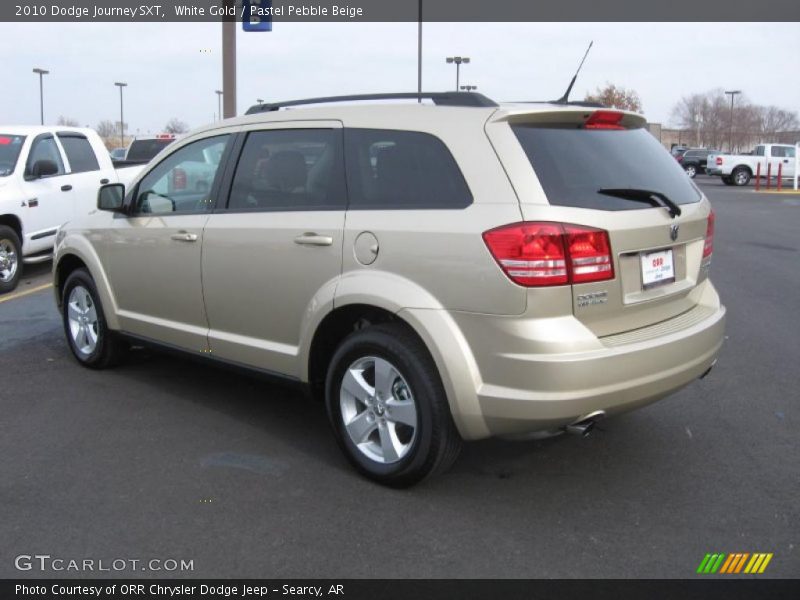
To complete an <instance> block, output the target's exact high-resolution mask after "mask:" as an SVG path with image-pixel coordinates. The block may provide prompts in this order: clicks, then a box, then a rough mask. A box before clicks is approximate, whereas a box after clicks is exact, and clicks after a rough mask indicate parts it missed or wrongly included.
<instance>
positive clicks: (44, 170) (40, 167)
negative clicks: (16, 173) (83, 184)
mask: <svg viewBox="0 0 800 600" xmlns="http://www.w3.org/2000/svg"><path fill="white" fill-rule="evenodd" d="M56 174H58V165H57V164H56V163H55V162H53V161H52V160H47V159H46V158H42V159H40V160H37V161H36V162H35V163H33V166H32V167H31V174H30V176H31V179H41V178H42V177H48V176H50V175H56Z"/></svg>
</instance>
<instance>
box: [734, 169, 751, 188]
mask: <svg viewBox="0 0 800 600" xmlns="http://www.w3.org/2000/svg"><path fill="white" fill-rule="evenodd" d="M751 177H752V174H751V173H750V169H748V168H747V167H736V168H735V169H734V170H733V172H732V173H731V181H732V182H733V185H737V186H740V187H741V186H745V185H747V184H748V183H750V178H751Z"/></svg>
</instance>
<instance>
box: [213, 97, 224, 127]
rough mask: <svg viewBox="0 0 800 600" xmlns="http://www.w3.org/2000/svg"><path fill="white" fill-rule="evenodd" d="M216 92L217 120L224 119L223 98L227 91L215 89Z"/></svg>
mask: <svg viewBox="0 0 800 600" xmlns="http://www.w3.org/2000/svg"><path fill="white" fill-rule="evenodd" d="M214 93H215V94H216V95H217V121H222V98H223V96H224V95H225V92H223V91H222V90H214Z"/></svg>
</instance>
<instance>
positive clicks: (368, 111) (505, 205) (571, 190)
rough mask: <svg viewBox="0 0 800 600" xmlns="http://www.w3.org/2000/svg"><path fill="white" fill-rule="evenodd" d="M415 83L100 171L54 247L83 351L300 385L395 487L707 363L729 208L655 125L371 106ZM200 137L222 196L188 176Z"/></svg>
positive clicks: (658, 389)
mask: <svg viewBox="0 0 800 600" xmlns="http://www.w3.org/2000/svg"><path fill="white" fill-rule="evenodd" d="M409 96H410V97H412V98H414V99H416V98H417V95H416V94H410V95H401V96H395V95H377V96H367V97H366V98H364V97H345V98H337V99H336V100H337V101H339V103H340V104H338V105H331V106H328V105H325V103H326V102H328V101H330V100H331V99H318V100H316V101H313V100H303V101H293V102H287V103H283V104H280V105H268V104H264V105H258V106H255V107H253V108H251V109H250V111H249V113H250V114H248V115H247V116H244V117H240V118H235V119H231V120H226V121H223V122H219V123H216V124H214V125H213V126H210V127H207V128H204V129H200V130H197V131H195V132H193V133H191V134H189V135H188V136H187V137H185V138H184V139H182V140H180V141H178V142H176V143H175V144H174V145H172V146H171V147H170V148H169V149H168V150H167V151H165V152H164V153H163V154H161V155H160V156H159V157H158V158H157V159H156V160H155V161H154V162H153V163H152V164H150V165H149V166H148V167H147V168H146V170H145V171H144V172H143V173H142V174H141V175H140V176H139V177H138V178H137V179H136V180H135V181H134V182H133V183H131V185H130V186H127V188H126V187H125V186H123V185H119V184H118V185H108V186H104V187H103V188H102V189H101V190H100V192H99V194H98V208H99V209H100V210H98V211H97V212H96V213H94V214H92V215H88V216H86V217H84V218H82V219H80V220H79V221H76V222H74V223H70V224H69V225H67V226H66V227H65V228H63V229H62V230H61V231H60V232H59V237H58V245H57V258H56V267H55V269H54V285H55V289H56V295H57V301H58V305H59V307H60V310H61V314H62V318H63V321H64V329H65V334H66V338H67V341H68V344H69V347H70V349H71V351H72V353H73V355H74V356H75V358H76V360H77V361H78V362H79V363H80V364H81V365H84V366H86V367H90V368H105V367H109V366H111V365H113V364H114V363H116V362H118V361H119V360H120V359H121V357H122V356H123V353H124V352H125V349H126V347H127V345H128V344H130V343H131V342H134V343H136V344H143V343H144V344H154V345H164V346H165V347H169V348H172V349H180V350H182V351H184V352H186V353H188V354H190V355H193V356H195V357H197V358H198V359H199V360H207V361H212V362H214V361H216V362H219V363H227V364H235V365H239V366H244V367H248V368H251V369H254V370H257V371H260V372H267V373H270V374H273V375H279V376H282V377H285V378H288V379H289V380H292V381H295V382H297V383H299V384H301V385H302V386H304V387H305V388H307V389H308V390H310V391H311V392H312V394H314V395H315V396H317V397H319V398H320V399H322V400H323V401H324V403H325V406H326V409H327V412H328V415H329V418H330V422H331V425H332V429H333V431H334V435H335V437H336V439H337V441H338V443H339V445H340V447H341V448H342V450H343V452H344V454H345V455H346V456H347V458H348V459H349V460H350V462H351V463H352V464H353V465H354V466H355V467H356V469H358V470H359V471H360V472H361V473H363V474H365V475H366V476H368V477H370V478H372V479H375V480H377V481H379V482H381V483H384V484H388V485H392V486H406V485H410V484H413V483H415V482H417V481H419V480H420V479H422V478H424V477H426V476H428V475H431V474H433V473H437V472H441V471H442V470H444V469H445V468H447V466H449V465H450V464H451V463H452V461H453V460H455V458H456V456H457V454H458V450H459V448H460V445H461V442H462V440H476V439H481V438H486V437H489V436H518V435H527V434H531V433H532V432H534V435H538V436H547V435H556V434H558V433H561V432H564V431H568V432H570V433H579V434H586V433H588V432H589V431H590V430H591V428H592V426H593V425H594V423H595V422H596V421H597V420H598V419H600V418H602V417H605V416H607V415H613V414H617V413H621V412H625V411H628V410H632V409H634V408H638V407H640V406H644V405H646V404H648V403H650V402H653V401H655V400H658V399H659V398H662V397H664V396H666V395H668V394H670V393H672V392H674V391H676V390H678V389H680V388H682V387H683V386H685V385H687V384H689V383H690V382H692V381H693V380H695V379H697V378H698V377H702V376H704V375H705V374H706V373H707V372H708V371H709V370H710V369H711V367H712V366H713V364H714V363H715V361H716V356H717V353H718V351H719V349H720V346H721V344H722V340H723V329H724V322H725V308H724V307H723V306H722V305H721V303H720V300H719V297H718V295H717V292H716V291H715V289H714V286H713V285H712V284H711V281H710V280H709V266H710V261H711V256H712V251H713V239H714V213H713V212H712V210H711V206H710V204H709V202H708V200H707V198H706V197H705V196H704V195H703V194H702V192H701V191H699V190H698V189H697V188H696V187H695V186H694V185H693V184H692V183H691V182H690V181H689V180H688V179H687V178H686V176H685V175H684V173H683V172H682V170H681V169H680V167H679V166H678V165H677V163H676V162H675V160H674V159H673V158H672V157H671V156H670V154H669V153H668V152H667V151H666V150H664V149H663V148H662V147H661V146H660V145H659V143H658V142H657V141H656V140H655V138H654V137H653V136H652V135H650V134H649V133H648V131H647V129H646V128H645V120H644V119H643V118H642V116H640V115H638V114H636V113H632V112H623V111H618V110H609V109H597V108H595V107H585V106H573V105H567V104H557V103H555V104H553V103H542V104H525V105H521V104H519V105H504V106H499V105H497V104H496V103H494V102H493V101H491V100H489V99H488V98H486V97H485V96H482V95H480V94H475V93H440V94H426V95H425V96H426V98H430V99H432V100H433V102H434V104H435V105H426V104H417V103H413V104H398V103H394V104H389V103H382V104H372V105H365V104H363V103H361V104H358V103H355V102H356V101H357V100H365V99H387V100H391V99H393V98H407V97H409ZM346 100H349V101H351V105H342V104H341V102H343V101H346ZM352 103H355V104H352ZM302 104H317V105H318V106H311V107H306V108H302V109H298V110H289V111H285V110H278V109H279V108H281V107H289V106H298V105H302ZM207 151H209V152H210V153H211V154H213V155H217V156H220V157H221V158H220V160H219V161H218V162H216V161H214V162H213V163H212V164H213V166H214V167H215V171H214V177H213V181H212V184H211V187H210V190H208V191H203V192H201V191H199V190H197V189H193V188H192V187H191V186H185V187H182V188H180V189H177V190H171V189H169V182H170V180H171V179H172V178H174V173H175V172H176V171H177V170H179V169H185V168H186V165H187V163H188V162H194V161H196V157H197V156H198V153H205V152H207ZM632 155H635V156H637V157H638V159H637V162H636V163H634V162H632V161H630V160H629V157H630V156H632ZM634 165H635V166H634ZM641 167H643V168H641Z"/></svg>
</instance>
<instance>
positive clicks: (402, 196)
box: [345, 128, 472, 210]
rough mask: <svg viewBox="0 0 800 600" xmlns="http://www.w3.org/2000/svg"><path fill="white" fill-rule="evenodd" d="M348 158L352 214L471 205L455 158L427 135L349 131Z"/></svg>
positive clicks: (469, 194)
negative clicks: (368, 211) (372, 210)
mask: <svg viewBox="0 0 800 600" xmlns="http://www.w3.org/2000/svg"><path fill="white" fill-rule="evenodd" d="M345 155H346V162H347V183H348V191H349V194H350V209H374V210H393V209H412V208H414V209H426V208H430V209H434V208H438V209H447V208H456V209H458V208H465V207H467V206H469V205H470V204H472V194H471V193H470V191H469V188H468V187H467V183H466V181H464V176H463V175H462V174H461V171H460V170H459V168H458V165H457V164H456V161H455V159H454V158H453V155H452V154H450V151H449V150H448V149H447V147H446V146H445V145H444V143H443V142H442V141H441V140H440V139H439V138H437V137H435V136H433V135H430V134H428V133H421V132H416V131H394V130H382V129H355V128H351V129H347V130H346V131H345Z"/></svg>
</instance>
